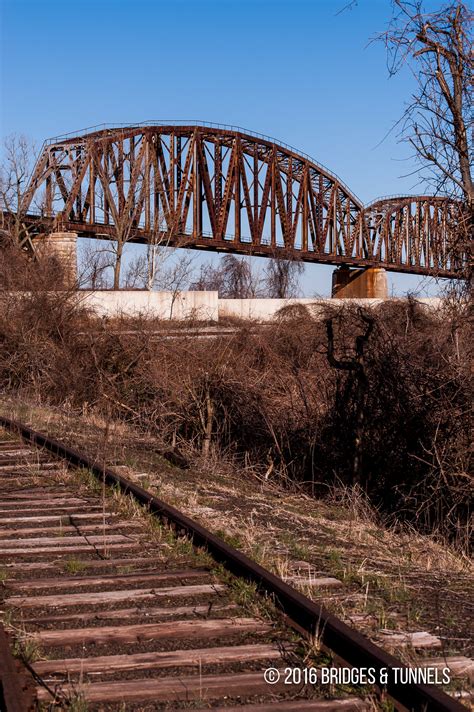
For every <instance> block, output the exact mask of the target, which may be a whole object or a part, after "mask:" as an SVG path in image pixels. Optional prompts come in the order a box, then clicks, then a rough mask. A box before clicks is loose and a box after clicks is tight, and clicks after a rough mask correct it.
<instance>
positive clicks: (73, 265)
mask: <svg viewBox="0 0 474 712" xmlns="http://www.w3.org/2000/svg"><path fill="white" fill-rule="evenodd" d="M36 249H37V251H38V254H39V255H45V256H48V257H54V258H56V259H57V261H58V262H59V264H60V265H61V267H62V268H63V270H64V286H73V285H74V284H75V283H76V281H77V234H76V233H75V232H52V233H51V234H50V235H47V236H46V237H41V238H40V239H39V240H38V241H37V242H36Z"/></svg>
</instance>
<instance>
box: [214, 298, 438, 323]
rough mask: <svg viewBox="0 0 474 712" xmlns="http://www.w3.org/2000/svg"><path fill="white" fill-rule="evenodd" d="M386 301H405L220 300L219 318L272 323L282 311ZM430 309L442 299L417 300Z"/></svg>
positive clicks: (313, 312)
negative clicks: (293, 308) (296, 307)
mask: <svg viewBox="0 0 474 712" xmlns="http://www.w3.org/2000/svg"><path fill="white" fill-rule="evenodd" d="M386 301H403V299H396V298H393V299H391V300H387V299H318V298H316V297H313V299H310V298H305V299H299V298H295V299H219V317H220V318H222V317H237V318H239V319H252V320H255V321H271V320H272V319H274V318H275V317H276V316H277V314H278V312H280V310H281V309H284V308H288V307H295V306H298V305H302V306H304V307H306V308H307V309H308V310H309V311H310V312H311V314H312V315H313V316H317V315H318V314H320V313H321V312H322V311H323V309H324V308H325V307H327V306H329V305H331V306H334V307H336V308H337V307H341V306H343V305H344V304H347V305H354V304H359V305H361V306H365V307H374V306H377V305H378V304H382V303H383V302H386ZM416 301H417V302H418V303H420V304H423V305H424V306H426V307H427V308H430V309H438V308H439V307H440V305H441V301H442V300H441V299H439V298H437V297H428V298H422V299H417V300H416Z"/></svg>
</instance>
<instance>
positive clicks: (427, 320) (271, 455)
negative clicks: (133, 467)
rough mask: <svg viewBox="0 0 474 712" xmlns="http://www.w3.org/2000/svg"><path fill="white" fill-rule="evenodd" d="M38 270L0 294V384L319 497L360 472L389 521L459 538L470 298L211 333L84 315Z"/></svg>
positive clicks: (307, 316) (298, 316) (292, 317)
mask: <svg viewBox="0 0 474 712" xmlns="http://www.w3.org/2000/svg"><path fill="white" fill-rule="evenodd" d="M4 254H5V253H4ZM5 259H6V258H4V260H5ZM4 268H5V265H4ZM48 269H54V270H57V265H54V264H53V265H50V266H49V268H47V266H45V265H43V266H42V268H41V270H39V268H38V271H35V268H34V267H31V266H30V267H29V270H30V274H29V277H28V278H29V280H30V285H33V284H34V287H35V288H34V289H33V290H31V291H30V292H29V293H28V294H25V293H24V292H23V293H21V292H16V293H15V292H13V291H4V292H1V293H0V301H1V304H0V387H1V388H2V390H3V391H7V392H10V393H12V394H21V395H22V396H23V397H26V398H29V399H34V400H36V401H40V402H45V403H50V404H54V405H60V406H62V407H69V408H71V409H72V410H73V411H77V412H78V413H80V412H84V411H87V412H90V411H96V412H99V413H104V414H105V413H106V414H109V415H112V417H114V418H117V419H123V420H125V421H127V422H130V423H133V424H134V425H136V426H138V427H139V428H142V429H148V430H151V431H152V432H153V433H154V434H155V435H156V436H157V437H159V438H162V439H163V444H164V445H166V446H167V447H170V446H173V444H176V443H178V445H179V447H180V448H182V449H183V450H186V451H187V453H188V456H190V457H191V458H192V457H208V456H209V455H210V454H212V453H214V454H216V455H219V456H225V457H232V458H234V460H235V462H236V468H237V469H236V471H238V467H239V463H240V465H241V466H244V465H245V464H252V466H253V467H254V468H256V469H257V470H258V471H259V472H260V474H261V476H262V477H266V478H267V479H270V480H272V479H276V480H278V481H279V482H287V483H292V485H295V484H297V485H298V486H300V487H303V488H304V489H305V490H307V491H309V492H312V493H314V494H315V495H317V496H319V495H324V494H325V492H326V491H327V489H328V487H330V486H331V485H332V484H334V483H344V484H347V485H353V484H357V485H358V486H360V487H361V488H363V489H364V490H366V491H367V493H368V495H369V496H370V498H371V499H372V501H373V502H374V503H375V504H376V505H377V506H380V507H381V508H382V509H383V510H384V511H385V512H387V513H389V514H391V515H392V516H393V517H394V518H397V519H407V520H409V521H411V522H415V523H416V524H417V526H419V527H420V528H421V529H423V530H424V531H439V532H441V533H442V534H444V535H449V536H450V537H457V538H459V539H460V540H461V539H462V541H463V542H465V540H466V537H467V526H468V520H469V505H468V501H469V491H470V487H471V486H472V480H470V479H469V472H470V462H469V447H470V420H469V411H470V402H471V397H472V393H471V386H470V384H471V380H470V378H471V375H470V372H469V369H470V363H471V362H472V343H473V342H472V307H469V306H466V305H464V306H460V305H456V304H453V306H452V309H451V310H450V309H449V308H448V306H447V307H446V308H445V310H444V312H443V313H442V314H440V313H430V312H427V311H426V310H425V309H424V308H422V307H420V306H419V305H417V304H416V303H415V302H414V301H413V300H411V301H408V302H403V303H402V302H400V303H392V302H390V303H386V304H384V305H383V306H381V307H380V308H378V309H377V310H375V311H370V312H369V311H361V310H360V309H357V308H339V309H337V310H333V311H332V312H328V313H325V314H321V313H318V314H313V315H311V313H310V312H309V311H307V310H306V311H305V310H304V309H303V310H301V309H300V310H296V311H295V310H293V311H291V310H290V312H287V313H286V314H284V315H282V317H281V318H280V319H279V320H278V321H277V322H276V323H274V324H272V325H270V326H267V327H265V328H262V327H259V328H255V327H252V326H251V325H244V326H242V327H239V328H238V329H237V330H236V331H235V333H234V334H232V335H230V336H229V335H226V336H222V337H220V338H218V339H216V340H213V341H212V344H210V342H209V340H208V339H197V338H195V337H194V336H186V333H183V336H182V337H181V338H172V339H170V338H163V337H162V335H160V333H159V332H158V333H157V332H156V329H157V324H156V322H155V323H150V322H148V321H146V320H142V321H138V322H136V323H134V328H135V329H136V333H135V334H133V332H131V329H130V324H128V323H127V324H125V325H121V324H120V322H113V321H107V322H103V321H102V320H100V319H95V318H93V317H91V316H90V315H88V314H87V312H86V311H85V310H84V309H83V307H82V306H81V302H80V293H78V292H74V291H73V290H71V291H67V290H65V289H64V290H62V291H55V292H51V291H50V290H49V285H50V284H51V279H52V278H54V279H57V273H56V272H54V273H53V274H51V273H49V274H48ZM448 304H449V303H448ZM194 326H195V327H196V328H198V326H197V325H194Z"/></svg>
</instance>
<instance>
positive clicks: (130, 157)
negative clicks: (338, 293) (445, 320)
mask: <svg viewBox="0 0 474 712" xmlns="http://www.w3.org/2000/svg"><path fill="white" fill-rule="evenodd" d="M33 205H36V206H38V205H39V206H40V208H41V220H42V222H43V224H45V223H46V224H48V225H49V229H51V230H71V231H75V232H77V233H78V234H79V235H81V236H90V237H107V238H110V239H114V238H117V237H119V238H120V239H121V240H123V241H127V240H130V241H135V242H152V241H153V242H160V243H164V244H167V245H170V246H174V245H178V246H184V247H188V248H198V249H210V250H217V251H229V252H236V253H241V254H252V255H264V256H276V255H278V254H281V255H284V256H286V257H296V258H299V259H301V260H303V261H306V262H326V263H330V264H348V265H359V266H379V267H385V268H386V269H388V270H392V271H408V272H412V273H415V274H431V275H436V276H445V277H455V276H459V270H460V269H461V267H462V265H463V263H464V260H465V255H463V254H462V251H460V249H459V246H458V245H459V238H458V232H459V225H460V223H461V218H462V216H461V213H460V210H461V208H460V205H459V204H458V203H456V202H454V201H451V200H449V199H447V198H440V197H432V196H422V197H420V196H417V197H414V196H406V197H401V198H389V199H386V200H379V201H377V202H375V203H373V204H371V205H369V206H368V207H365V208H364V206H363V205H362V204H361V202H360V201H359V200H358V199H357V198H356V196H355V195H354V194H352V193H351V192H350V191H349V189H348V188H347V187H346V186H345V185H344V184H343V183H342V182H341V181H340V180H339V179H338V178H337V177H336V176H334V175H332V174H331V173H330V172H329V171H327V170H326V169H324V168H323V167H321V166H319V165H318V164H317V163H315V162H314V161H312V160H311V159H309V158H308V157H306V156H304V155H301V154H299V153H297V152H296V151H294V150H292V149H289V148H288V147H286V146H282V145H280V144H278V143H275V142H273V141H272V140H269V139H264V138H262V137H258V136H253V135H249V134H246V133H244V132H242V131H240V130H230V129H222V128H213V127H208V126H195V125H189V126H167V125H160V126H154V125H150V126H136V127H133V126H131V127H122V128H115V129H103V130H100V131H94V132H91V133H88V134H85V135H82V136H75V137H72V138H66V139H65V140H62V141H53V142H52V143H48V144H45V145H44V147H43V151H42V153H41V155H40V158H39V160H38V162H37V164H36V167H35V170H34V173H33V176H32V179H31V182H30V185H29V188H28V190H27V192H26V194H25V196H24V199H23V203H22V206H21V209H22V212H23V213H24V214H29V215H30V219H31V221H32V223H34V220H35V217H34V211H33V210H32V206H33Z"/></svg>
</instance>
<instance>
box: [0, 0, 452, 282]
mask: <svg viewBox="0 0 474 712" xmlns="http://www.w3.org/2000/svg"><path fill="white" fill-rule="evenodd" d="M1 1H2V15H1V30H2V38H1V39H2V42H1V44H2V50H1V64H2V67H1V71H2V77H1V92H2V94H1V117H0V120H1V133H2V135H3V136H6V135H9V134H11V133H19V134H24V135H26V136H28V137H29V138H31V139H32V140H34V141H35V142H36V143H37V144H38V146H40V145H41V143H42V141H43V140H44V139H45V138H47V137H50V136H55V135H57V134H62V133H66V132H69V131H74V130H77V129H81V128H85V127H88V126H92V125H95V124H100V123H103V122H105V123H116V122H130V123H133V122H139V121H144V120H149V119H150V120H151V119H156V120H159V119H167V120H169V119H200V120H204V121H214V122H222V123H226V124H236V125H239V126H242V127H244V128H249V129H252V130H254V131H258V132H260V133H263V134H267V135H269V136H273V137H275V138H277V139H279V140H281V141H284V142H286V143H289V144H291V145H293V146H294V147H296V148H297V149H300V150H301V151H304V152H305V153H308V154H309V155H311V156H313V157H314V158H315V159H316V160H318V161H319V162H320V163H323V164H324V165H326V166H327V167H328V168H329V169H330V170H332V171H333V172H335V173H337V174H338V175H339V176H340V177H341V178H342V179H343V180H344V182H345V183H347V184H348V185H349V186H350V188H351V189H352V190H353V191H354V192H355V194H356V195H358V196H359V197H360V198H361V199H362V200H363V201H364V202H368V201H369V200H372V199H373V198H375V197H377V196H380V195H390V194H394V193H403V192H421V186H419V185H417V184H416V183H417V180H416V177H413V176H410V177H401V176H403V175H404V174H407V173H410V172H411V171H412V170H413V168H414V164H413V162H412V161H411V160H410V157H409V151H408V149H407V148H406V147H403V146H400V144H398V143H397V141H396V134H395V133H392V134H390V135H389V136H388V137H387V138H385V137H386V135H387V133H388V132H390V129H391V128H392V127H393V125H394V123H395V122H396V120H397V119H398V118H399V117H400V115H401V113H402V111H403V105H404V102H406V101H408V100H409V97H410V93H411V91H412V89H413V80H412V78H411V76H410V73H409V72H408V71H405V72H402V73H401V74H400V75H398V76H397V77H395V78H391V79H389V78H388V72H387V67H386V56H385V49H384V47H383V45H382V44H381V43H370V42H369V41H370V38H371V37H372V36H374V35H376V34H377V33H378V32H381V31H383V29H384V27H385V26H386V23H387V22H388V20H389V18H390V15H391V4H390V0H359V2H358V4H357V5H356V6H355V7H353V8H352V9H350V10H345V11H343V12H339V11H340V10H341V9H342V8H343V7H344V6H345V4H346V2H347V0H271V1H270V0H253V1H249V0H220V2H217V1H215V0H167V1H166V2H164V1H163V0H133V1H132V0H96V1H95V2H91V1H89V0H75V1H74V2H69V3H67V2H64V1H61V2H59V0H42V2H39V1H38V0H34V1H32V0H1ZM433 4H434V5H435V6H437V5H438V3H428V5H431V6H432V5H433ZM338 13H339V14H338ZM384 138H385V140H384ZM204 259H206V260H207V259H209V256H208V255H206V256H205V257H204ZM330 274H331V268H328V267H322V266H316V267H313V266H312V267H308V268H307V270H306V275H305V277H304V281H303V288H304V292H305V293H306V294H308V295H311V294H313V293H315V292H318V293H321V294H324V293H327V292H328V290H329V288H330ZM420 282H422V284H423V285H424V286H425V287H426V286H427V281H426V280H420V278H418V277H416V278H414V277H408V276H399V275H393V276H390V283H391V285H392V286H393V288H394V289H395V290H396V291H397V292H400V291H401V292H403V291H404V290H406V289H414V288H416V287H417V285H418V286H419V285H420ZM432 289H433V287H430V291H431V290H432Z"/></svg>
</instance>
